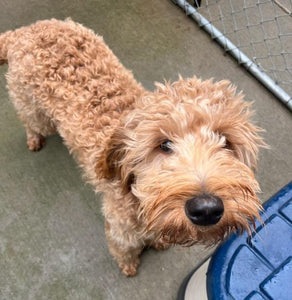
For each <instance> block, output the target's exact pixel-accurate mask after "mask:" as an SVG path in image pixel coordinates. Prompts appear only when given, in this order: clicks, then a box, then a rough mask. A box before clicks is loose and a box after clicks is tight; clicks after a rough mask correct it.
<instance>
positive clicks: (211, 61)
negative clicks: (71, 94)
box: [0, 0, 292, 300]
mask: <svg viewBox="0 0 292 300" xmlns="http://www.w3.org/2000/svg"><path fill="white" fill-rule="evenodd" d="M69 16H70V17H72V18H73V19H74V20H76V21H78V22H80V23H83V24H84V25H86V26H87V27H90V28H92V29H94V30H95V31H96V32H98V33H99V34H101V35H103V36H104V39H105V41H106V42H107V44H108V45H109V46H110V47H111V48H112V49H113V51H114V53H115V54H116V55H117V56H118V57H119V58H120V60H121V61H122V62H123V63H124V64H125V65H126V66H127V67H128V68H130V69H132V70H133V72H134V74H135V76H136V77H137V79H138V80H139V81H141V82H142V83H143V85H144V86H145V87H146V88H148V89H153V87H154V85H153V82H154V81H162V80H163V79H164V78H165V79H176V78H177V75H178V73H180V74H181V75H183V76H192V75H194V74H196V75H197V76H200V77H202V78H204V79H206V78H209V77H213V78H215V79H223V78H227V79H230V80H232V81H233V82H234V83H235V84H236V85H237V86H238V88H239V90H243V91H244V93H245V94H246V97H247V99H248V100H252V101H254V102H255V104H254V108H255V109H256V111H257V113H256V115H255V120H256V121H257V123H258V125H260V126H262V127H263V128H265V129H266V133H265V134H264V136H265V139H266V142H267V143H268V144H269V145H270V146H271V150H264V151H262V152H261V154H260V164H259V171H258V174H257V177H258V179H259V182H260V184H261V187H262V190H263V193H262V194H261V198H262V199H263V200H265V199H267V198H268V197H269V196H271V195H272V194H273V193H275V192H276V191H277V190H278V189H280V188H281V187H282V186H283V185H285V184H286V183H288V182H289V181H290V180H291V178H292V170H291V165H292V164H291V163H292V155H291V146H292V135H291V132H292V122H291V115H290V113H289V112H288V110H287V109H286V108H285V107H283V106H282V105H281V104H280V103H279V102H278V101H277V100H276V99H275V98H274V97H273V96H272V95H271V94H270V93H269V92H267V91H266V90H265V89H264V88H263V87H262V86H261V85H260V84H259V83H258V82H256V81H255V80H254V79H253V78H252V77H251V76H250V75H249V74H247V73H246V71H244V70H242V69H241V68H240V67H239V66H238V65H237V64H236V63H235V62H234V61H233V60H232V59H231V58H229V57H228V56H226V55H225V54H224V52H223V51H222V50H221V49H220V48H219V47H218V46H217V45H216V44H214V42H213V41H212V40H210V38H209V37H208V36H207V35H206V34H205V33H204V32H203V31H201V30H200V29H198V28H197V26H196V25H195V24H194V23H193V22H192V21H191V20H190V19H188V18H187V17H185V15H184V14H183V12H182V11H181V10H180V9H179V8H177V7H176V6H175V5H173V4H172V3H171V1H168V0H149V1H142V0H128V1H112V0H107V1H102V0H95V1H94V0H87V1H84V0H83V1H80V0H77V1H69V0H58V1H57V0H13V1H8V0H4V1H1V2H0V32H2V31H5V30H8V29H12V28H16V27H19V26H22V25H28V24H30V23H32V22H34V21H36V20H39V19H47V18H52V17H55V18H59V19H64V18H66V17H69ZM5 71H6V66H2V67H1V68H0V100H1V101H0V141H1V142H0V299H1V300H2V299H9V300H10V299H21V300H24V299H61V300H62V299H70V300H71V299H82V300H83V299H118V300H120V299H121V300H123V299H143V300H144V299H145V300H146V299H152V300H156V299H175V298H176V293H177V290H178V288H179V285H180V283H181V281H182V280H183V278H184V277H185V276H186V275H187V273H188V272H189V271H190V270H191V269H192V268H193V267H194V266H195V265H196V264H198V263H199V262H200V261H202V259H204V258H205V257H206V256H207V255H208V254H209V253H210V251H211V250H205V249H203V248H202V247H192V248H181V247H174V248H172V249H169V250H167V251H163V252H156V251H154V250H148V251H145V253H144V254H143V255H142V264H141V268H140V269H139V274H138V276H136V277H134V278H126V277H124V276H123V275H122V274H121V272H120V271H119V270H118V268H117V266H116V264H115V262H113V260H112V258H111V256H110V255H109V253H108V251H107V246H106V241H105V236H104V231H103V217H102V215H101V213H100V203H99V201H98V199H96V196H95V195H94V193H93V192H92V190H91V189H90V187H88V186H85V185H84V183H83V181H82V179H81V176H80V171H79V170H78V168H77V166H76V164H75V162H74V161H73V160H72V158H71V157H70V156H69V154H68V152H67V150H66V148H65V147H64V146H63V145H62V141H61V139H60V138H59V137H57V136H54V137H51V138H49V139H48V142H47V145H46V147H45V148H44V149H43V150H42V151H40V152H38V153H31V152H29V151H28V150H27V149H26V141H25V140H26V137H25V131H24V129H23V127H22V124H21V123H20V121H19V120H18V119H17V116H16V114H15V111H14V109H13V107H12V105H11V103H10V102H9V100H8V94H7V91H6V89H5V78H4V73H5ZM97 198H98V197H97Z"/></svg>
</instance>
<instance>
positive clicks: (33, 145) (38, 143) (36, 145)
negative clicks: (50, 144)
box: [27, 135, 46, 151]
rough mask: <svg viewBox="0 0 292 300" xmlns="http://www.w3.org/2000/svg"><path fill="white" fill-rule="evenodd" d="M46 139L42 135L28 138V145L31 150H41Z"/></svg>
mask: <svg viewBox="0 0 292 300" xmlns="http://www.w3.org/2000/svg"><path fill="white" fill-rule="evenodd" d="M45 142H46V139H45V137H44V136H42V135H38V136H37V137H33V138H30V139H28V140H27V147H28V149H29V150H30V151H40V150H41V149H42V148H43V146H44V145H45Z"/></svg>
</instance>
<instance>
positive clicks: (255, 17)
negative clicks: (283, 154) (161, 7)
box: [173, 0, 292, 109]
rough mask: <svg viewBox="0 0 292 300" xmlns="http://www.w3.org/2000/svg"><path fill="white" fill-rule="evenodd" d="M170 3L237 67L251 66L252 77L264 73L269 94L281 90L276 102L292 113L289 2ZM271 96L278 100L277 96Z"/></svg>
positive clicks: (191, 0)
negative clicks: (214, 41) (176, 6)
mask: <svg viewBox="0 0 292 300" xmlns="http://www.w3.org/2000/svg"><path fill="white" fill-rule="evenodd" d="M173 2H175V3H176V4H177V5H179V6H181V7H182V8H183V9H184V10H185V12H186V13H187V15H190V16H191V17H193V18H194V19H195V20H196V21H197V23H198V24H199V26H201V27H203V28H204V29H205V30H206V31H207V32H209V34H210V35H211V36H212V38H214V39H215V40H217V41H219V43H220V44H221V46H223V47H224V48H225V50H226V51H227V52H230V53H231V54H232V55H233V56H234V57H236V58H237V60H238V62H239V63H241V64H246V66H245V67H246V68H247V69H249V68H250V66H251V65H252V66H253V67H254V68H257V70H256V73H264V74H263V77H265V78H267V80H268V81H269V84H270V82H272V81H273V84H275V87H272V88H270V90H271V91H272V92H273V89H276V90H278V91H279V90H283V92H282V91H281V93H282V94H283V95H284V96H283V95H282V96H281V97H282V98H283V99H280V100H282V101H283V102H284V103H285V104H286V105H288V107H290V109H292V100H291V95H292V1H291V0H173ZM234 53H235V55H234ZM242 57H244V59H242ZM245 58H246V59H249V60H250V62H247V61H246V60H245ZM251 73H253V72H251ZM256 77H257V76H256ZM258 79H259V78H258ZM259 80H260V79H259ZM264 84H265V83H264ZM265 85H266V84H265ZM266 86H267V85H266ZM267 87H268V88H269V86H267ZM274 94H276V96H277V97H278V98H281V97H279V96H278V95H277V92H276V93H274Z"/></svg>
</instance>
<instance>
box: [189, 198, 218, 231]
mask: <svg viewBox="0 0 292 300" xmlns="http://www.w3.org/2000/svg"><path fill="white" fill-rule="evenodd" d="M185 212H186V215H187V217H188V218H189V219H190V220H191V221H192V222H193V223H194V224H196V225H201V226H208V225H214V224H216V223H218V222H219V220H220V219H221V217H222V216H223V212H224V206H223V202H222V200H221V199H220V198H219V197H217V196H214V195H209V194H202V195H198V196H195V197H194V198H191V199H189V200H188V201H187V202H186V204H185Z"/></svg>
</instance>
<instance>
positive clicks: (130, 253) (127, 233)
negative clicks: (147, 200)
mask: <svg viewBox="0 0 292 300" xmlns="http://www.w3.org/2000/svg"><path fill="white" fill-rule="evenodd" d="M105 232H106V237H107V241H108V247H109V251H110V253H111V254H112V255H113V256H114V258H115V260H116V261H117V263H118V265H119V267H120V269H121V270H122V272H123V273H124V274H125V275H127V276H135V275H136V273H137V268H138V266H139V263H140V259H139V255H140V253H141V252H142V250H143V247H144V246H143V244H142V243H141V241H139V240H138V238H137V235H136V234H135V233H134V231H133V232H131V230H130V229H128V230H127V229H125V228H122V227H120V226H117V224H110V223H109V222H108V221H105Z"/></svg>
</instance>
